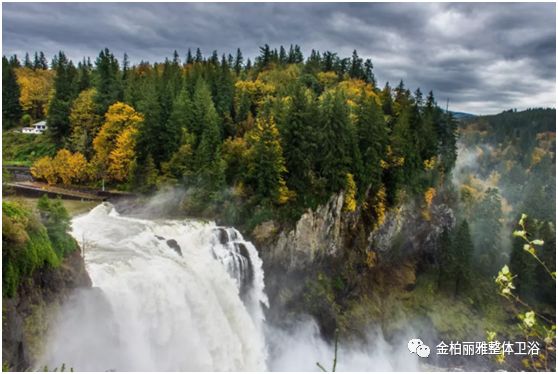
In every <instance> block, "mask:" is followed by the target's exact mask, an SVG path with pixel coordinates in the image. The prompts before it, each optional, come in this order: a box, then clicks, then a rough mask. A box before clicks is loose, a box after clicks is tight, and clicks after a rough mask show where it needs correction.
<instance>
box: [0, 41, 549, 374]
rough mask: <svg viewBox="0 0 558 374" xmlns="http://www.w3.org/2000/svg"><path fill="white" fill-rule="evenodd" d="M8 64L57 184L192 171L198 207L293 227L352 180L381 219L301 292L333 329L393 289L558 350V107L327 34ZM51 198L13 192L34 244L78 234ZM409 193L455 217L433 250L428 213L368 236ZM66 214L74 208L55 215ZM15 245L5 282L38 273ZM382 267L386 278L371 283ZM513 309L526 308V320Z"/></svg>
mask: <svg viewBox="0 0 558 374" xmlns="http://www.w3.org/2000/svg"><path fill="white" fill-rule="evenodd" d="M2 63H3V77H2V78H3V85H2V100H3V103H2V104H3V105H2V107H3V111H2V119H3V121H2V123H3V136H4V144H3V155H4V159H3V162H4V163H6V162H8V163H10V162H12V163H13V164H16V165H20V164H23V165H28V166H30V168H31V169H30V170H31V174H32V175H33V177H34V178H35V179H36V180H39V181H43V182H45V183H47V184H49V185H62V186H67V187H75V186H86V187H91V188H96V189H103V190H104V189H109V190H120V191H129V192H133V193H135V194H138V195H142V196H150V195H153V194H155V193H156V192H157V191H159V190H161V189H164V188H168V187H174V188H180V189H183V190H185V191H187V195H186V196H187V198H185V199H184V200H183V201H182V202H181V205H180V206H179V207H176V209H177V210H179V211H180V213H181V214H184V215H188V216H193V217H202V218H209V219H218V220H219V221H220V222H223V223H224V224H227V225H234V226H236V227H239V228H240V229H241V230H243V231H244V232H248V233H251V232H253V230H254V229H255V228H256V227H258V225H260V224H262V223H264V222H270V221H273V222H278V223H279V225H280V227H281V229H284V230H286V229H288V228H292V227H294V226H295V225H296V223H297V221H298V220H299V219H300V217H301V216H302V215H303V214H304V213H305V212H307V211H308V210H309V209H316V208H317V207H319V206H322V205H324V204H326V203H328V201H329V200H330V199H331V197H332V196H334V195H336V194H339V193H342V194H343V196H344V200H343V208H342V211H343V214H344V217H349V218H347V219H346V220H347V222H357V224H355V225H354V226H355V227H356V226H359V225H362V224H363V223H364V224H365V225H367V226H368V227H366V228H362V229H360V228H359V227H357V228H355V227H351V229H350V230H349V231H350V235H352V237H351V239H352V241H351V243H352V244H354V243H357V244H354V248H353V247H350V249H351V250H348V251H345V252H343V253H342V254H341V255H340V256H341V258H340V259H339V258H336V259H334V260H331V262H327V261H329V260H327V261H325V260H324V262H323V263H320V264H319V265H320V266H322V268H320V269H317V270H316V271H315V272H311V271H308V274H309V275H308V279H304V280H305V281H307V282H306V283H305V285H304V287H305V288H304V291H303V294H302V296H301V298H300V300H298V301H297V303H299V304H297V305H298V306H299V305H300V304H303V305H304V306H305V308H306V310H305V311H306V312H308V313H310V314H311V315H313V316H314V317H315V318H316V319H318V320H319V322H320V327H321V328H322V329H323V330H324V331H325V335H328V334H329V337H331V336H332V335H333V331H334V330H335V328H341V329H342V331H343V329H345V330H350V329H355V327H354V325H351V324H352V323H353V322H352V320H353V319H354V320H357V319H358V318H364V317H362V315H357V313H358V311H359V309H358V308H357V307H355V305H356V304H359V305H364V306H370V305H369V304H366V303H367V302H369V301H370V300H372V296H371V294H373V293H374V292H376V293H377V294H374V297H378V295H380V293H381V294H382V295H383V296H382V297H384V296H385V301H383V304H382V308H385V309H384V310H382V311H381V313H383V314H384V315H389V314H390V309H389V308H392V310H391V311H393V310H397V312H399V310H412V312H413V313H417V314H420V313H424V314H425V315H428V316H429V318H431V319H432V320H433V321H434V322H433V323H434V325H435V328H436V329H437V331H438V332H441V334H442V336H445V337H448V336H449V335H451V334H454V335H453V336H463V337H464V336H466V335H467V333H468V332H470V331H472V330H473V329H475V333H477V332H478V331H483V333H484V332H486V330H490V332H492V331H493V333H494V334H496V333H498V334H504V335H505V336H507V337H508V338H509V337H510V335H513V334H515V336H520V335H521V334H523V333H528V334H533V335H531V336H537V337H539V338H541V339H547V338H548V339H549V342H550V343H548V344H547V346H548V347H551V348H552V349H554V348H553V347H554V344H555V343H554V342H555V336H553V335H552V334H555V308H554V304H555V290H556V284H555V281H554V282H552V280H550V281H549V279H548V276H549V274H550V275H551V278H552V277H554V278H555V269H554V268H553V267H554V264H555V263H556V251H555V245H556V244H555V218H554V217H555V171H554V170H555V109H530V110H527V111H524V112H517V111H515V110H510V111H506V112H503V113H500V114H497V115H492V116H472V117H467V118H465V119H463V120H462V121H458V120H456V119H455V118H454V116H453V115H452V113H451V112H449V111H448V110H447V108H444V109H442V108H441V107H440V106H439V105H438V104H437V102H436V99H435V97H434V93H433V92H428V93H427V94H424V93H423V92H422V91H421V90H420V88H416V89H415V90H413V91H411V89H410V88H408V87H406V86H405V84H404V82H403V81H401V82H399V83H398V84H397V85H394V86H392V85H390V83H386V84H385V85H383V86H382V87H379V86H378V83H377V80H376V77H375V75H374V71H373V64H372V61H371V60H369V59H366V60H365V59H363V58H361V57H360V56H359V54H358V52H357V51H356V50H355V51H354V52H353V54H352V56H349V57H342V56H338V54H337V53H334V52H330V51H325V52H319V51H315V50H312V52H311V53H310V55H309V56H308V57H306V58H304V56H303V54H302V52H301V47H300V46H298V45H291V46H289V47H288V48H285V47H283V46H280V47H279V49H276V48H272V47H270V46H268V45H265V46H263V47H260V52H259V55H258V56H257V57H256V58H254V60H253V61H252V60H251V59H249V58H248V59H245V58H244V57H243V54H242V52H241V51H240V49H238V50H237V51H236V53H235V54H234V55H232V54H228V55H227V54H222V55H219V53H218V52H217V51H213V52H212V53H211V54H210V55H209V56H204V55H203V54H202V52H201V50H200V49H197V50H196V51H194V52H192V51H191V50H188V51H187V53H186V55H185V56H184V58H182V57H181V56H180V55H179V53H178V52H176V51H175V52H174V54H173V56H172V58H170V59H169V58H167V59H165V60H164V62H156V63H150V62H146V61H142V62H139V63H137V64H131V63H130V62H129V60H128V57H127V56H126V55H124V56H123V58H122V60H121V61H119V60H118V59H117V57H116V56H114V54H113V53H111V52H110V51H109V50H108V49H104V50H102V51H101V52H100V53H99V55H98V57H97V58H96V59H95V61H93V62H92V61H90V59H83V60H82V61H79V62H78V63H77V64H75V63H74V62H73V61H70V60H69V59H68V58H67V57H66V55H65V54H64V53H63V52H59V53H58V54H57V55H56V56H54V57H53V58H52V59H51V61H50V62H49V61H48V60H47V59H46V57H45V55H44V53H42V52H37V53H35V54H34V57H33V58H32V57H30V56H29V55H26V56H25V58H24V59H23V60H20V59H19V58H18V57H17V56H10V57H6V56H4V57H3V60H2ZM43 119H44V120H46V123H47V126H48V130H47V132H46V133H45V134H44V135H41V136H39V137H36V138H35V139H33V140H32V144H31V145H30V144H29V142H27V143H26V142H25V141H22V140H21V139H22V138H21V135H20V134H18V133H15V132H14V129H17V128H19V127H21V126H27V125H30V124H32V123H35V122H37V121H39V120H43ZM458 154H459V157H458ZM41 204H42V205H41V206H42V208H41V206H39V208H38V209H39V211H41V212H43V214H42V215H40V217H42V222H43V223H41V224H38V223H34V222H35V221H36V218H33V217H32V216H30V215H29V214H28V213H24V212H22V211H20V210H19V209H20V207H18V206H17V204H15V205H10V204H9V203H7V204H3V221H5V220H7V221H5V222H9V223H10V225H12V226H13V227H15V228H14V232H13V233H11V234H10V235H11V236H8V235H6V238H8V239H9V240H11V241H12V242H14V243H15V242H17V238H18V237H25V235H23V234H21V231H22V230H24V229H25V227H28V226H32V227H31V228H32V230H35V231H31V232H32V233H33V236H29V238H26V239H25V240H24V239H22V240H21V243H20V244H22V243H23V244H25V245H31V246H32V245H33V241H34V240H35V237H36V235H39V236H40V238H46V236H48V237H50V236H51V231H49V230H51V227H54V228H55V229H52V230H58V231H56V232H58V233H59V234H58V235H59V237H63V238H65V239H64V240H69V239H67V238H66V237H65V236H64V235H63V234H62V233H60V232H64V233H65V231H67V229H68V217H67V216H66V215H65V214H64V213H63V212H62V210H61V209H60V207H59V205H57V203H55V202H48V200H46V199H45V200H43V201H42V203H41ZM442 205H443V206H444V207H449V208H450V209H452V214H451V217H452V218H451V219H450V220H449V221H451V224H448V225H446V226H443V225H442V224H440V222H438V220H439V217H438V216H435V215H436V214H440V212H439V210H436V209H438V207H439V206H442ZM402 206H411V208H410V209H412V210H414V212H415V213H417V215H416V216H417V217H416V218H414V221H412V223H413V224H416V227H418V228H422V227H426V228H427V229H425V230H430V231H435V230H438V229H439V231H440V236H439V238H437V239H436V243H435V245H433V248H432V249H423V248H421V249H420V250H419V251H418V252H413V253H411V254H409V253H408V252H409V251H407V252H406V249H405V248H406V247H405V245H403V244H404V240H405V238H404V236H405V234H407V233H409V232H411V231H412V230H413V229H415V227H413V228H406V230H407V231H404V230H403V231H402V234H400V235H399V236H398V237H396V238H395V239H396V240H394V241H393V242H391V243H390V248H391V249H390V251H389V253H387V254H386V253H380V252H379V251H375V250H373V251H371V250H369V248H367V249H361V248H360V247H358V243H362V242H364V241H365V240H364V239H362V238H363V237H364V236H368V234H370V233H371V232H372V231H374V230H376V229H378V228H379V227H381V226H382V224H383V223H384V222H385V220H386V216H387V215H388V214H389V213H390V212H391V211H398V210H400V208H401V207H402ZM41 209H42V210H41ZM45 209H46V210H49V209H50V210H53V209H54V210H55V211H56V212H57V213H56V214H52V213H50V215H48V214H47V215H45V214H44V212H45ZM453 212H455V214H454V213H453ZM524 215H525V216H524ZM4 216H6V218H4ZM48 217H53V218H52V219H54V220H56V222H55V223H52V224H51V226H49V222H48ZM351 220H353V221H351ZM518 223H520V225H521V227H518ZM12 226H9V227H12ZM16 226H17V227H16ZM43 226H44V227H43ZM45 227H46V229H45ZM434 229H435V230H434ZM45 230H46V231H45ZM60 230H61V231H60ZM359 230H360V231H359ZM514 231H515V232H516V233H515V234H513V233H514ZM18 233H19V234H18ZM517 233H519V234H517ZM20 234H21V235H20ZM35 234H36V235H35ZM18 235H19V236H18ZM45 235H46V236H45ZM359 235H360V236H359ZM420 235H422V234H420ZM420 235H418V236H420ZM353 236H354V238H353ZM409 236H410V235H409ZM424 236H426V234H425V235H424ZM56 238H57V237H51V238H50V240H51V241H55V240H58V239H56ZM4 239H5V235H4V229H3V244H5V243H4ZM6 243H7V242H6ZM26 243H31V244H26ZM67 245H68V246H74V247H75V243H74V242H72V243H70V244H67ZM49 246H50V247H49ZM51 247H52V245H50V244H48V245H46V246H45V248H46V249H47V250H45V251H40V254H41V255H40V256H39V257H37V256H35V257H36V258H34V260H33V263H32V267H33V269H35V268H37V267H40V266H42V264H44V265H50V266H56V264H58V262H59V259H58V257H57V254H56V253H54V252H52V248H51ZM74 247H72V248H73V249H72V250H75V249H76V248H74ZM425 247H426V246H425ZM49 248H50V249H49ZM61 248H66V244H64V245H63V246H62V247H61ZM12 253H15V252H6V253H5V252H4V251H3V263H4V264H11V266H8V267H6V266H5V267H4V270H3V286H4V287H3V288H4V289H5V290H6V292H8V293H7V294H4V295H5V296H11V295H12V294H13V293H14V292H15V289H16V288H17V283H18V282H19V277H20V275H21V276H24V275H28V274H29V273H30V270H29V267H28V265H27V264H20V263H18V262H17V261H19V260H15V258H12V257H13V256H12ZM43 254H44V256H43ZM10 256H12V257H10ZM58 256H63V254H58ZM409 258H411V262H412V268H413V271H412V273H413V277H415V275H416V285H414V286H413V288H412V289H409V290H407V289H404V290H401V289H398V290H393V292H392V289H391V288H389V287H392V286H391V285H388V286H386V284H385V281H384V280H378V279H379V278H380V276H379V275H378V274H382V272H385V273H386V274H391V273H393V272H395V273H396V274H398V273H403V271H404V270H401V269H402V264H406V263H407V261H408V260H409ZM4 261H6V262H4ZM378 263H380V265H377V264H378ZM324 264H326V265H324ZM508 266H509V267H508ZM549 266H550V267H551V269H549V268H548V267H549ZM324 269H326V270H327V272H326V271H325V270H324ZM393 269H396V270H395V271H394V270H393ZM504 269H507V270H505V271H504ZM375 272H376V273H375ZM12 273H13V274H15V275H13V274H12ZM415 273H416V274H415ZM267 274H268V272H267V269H266V275H267ZM510 274H513V286H512V287H511V288H510V287H509V285H510V284H511V283H512V281H511V279H512V278H510V277H512V276H511V275H510ZM552 274H554V275H553V276H552ZM310 278H312V279H310ZM386 278H387V276H386ZM14 279H15V280H14ZM495 279H497V280H496V281H495ZM6 282H7V283H6ZM376 282H378V283H376ZM382 282H384V283H382ZM388 283H389V282H388ZM394 283H396V282H395V281H394ZM371 284H373V285H374V286H378V288H377V289H374V290H373V291H370V288H374V287H372V286H370V285H371ZM268 286H269V285H268ZM272 287H273V285H272ZM382 287H385V288H382ZM355 290H356V291H355ZM378 290H379V291H378ZM506 290H507V292H508V293H506ZM358 292H360V293H358ZM367 292H369V293H371V294H367ZM509 292H512V293H513V295H517V298H512V299H513V300H512V306H509V305H508V306H505V307H503V306H502V305H503V304H505V300H504V299H502V300H500V299H498V297H497V296H498V293H500V294H502V295H503V296H504V298H506V297H509V296H510V294H509ZM401 295H404V296H401ZM369 296H370V297H369ZM367 297H369V300H368V301H367V299H366V298H367ZM514 297H515V296H514ZM301 300H302V301H301ZM402 300H403V301H402ZM517 300H521V302H524V303H526V305H529V310H536V311H537V313H538V314H537V316H538V318H539V319H538V321H539V322H538V323H539V324H535V323H534V322H533V324H531V325H529V324H528V323H525V322H524V321H525V320H526V318H527V317H526V315H525V314H518V313H516V312H517ZM392 301H393V304H391V303H392ZM513 302H515V303H513ZM527 303H528V304H527ZM450 304H451V305H450ZM402 305H403V306H402ZM506 305H507V304H506ZM351 308H352V309H351ZM437 308H438V309H439V310H438V309H437ZM371 309H373V308H372V307H371ZM374 310H376V309H374ZM418 311H421V312H418ZM373 313H376V312H373ZM377 313H380V312H377ZM395 314H396V312H393V315H395ZM517 315H519V317H517ZM324 316H325V317H324ZM463 316H465V317H463ZM475 316H477V317H478V318H475ZM479 316H482V317H479ZM510 316H511V317H510ZM382 318H384V317H382ZM444 318H446V319H444ZM510 318H512V319H514V318H515V320H514V321H517V320H518V318H519V321H520V322H521V321H523V325H522V324H521V323H520V324H519V325H517V326H519V327H517V326H516V324H515V322H514V324H513V325H514V327H513V328H510V329H508V327H509V325H510V322H509V319H510ZM324 320H326V322H324ZM330 321H333V322H330ZM471 321H473V322H471ZM544 321H546V322H544ZM529 323H530V322H529ZM468 324H471V326H469V325H468ZM473 325H474V326H473ZM552 325H554V330H552V327H551V326H552ZM332 326H333V327H332ZM448 326H449V327H448ZM535 329H537V330H536V331H535ZM508 330H509V331H508ZM552 331H554V332H552ZM443 334H446V335H443ZM458 334H461V335H458ZM545 341H546V340H545ZM523 366H524V367H526V368H529V369H534V370H538V369H541V368H548V362H547V361H544V360H542V359H541V360H540V361H532V362H527V363H524V364H523ZM550 366H552V363H551V365H550Z"/></svg>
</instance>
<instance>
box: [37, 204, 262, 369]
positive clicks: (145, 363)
mask: <svg viewBox="0 0 558 374" xmlns="http://www.w3.org/2000/svg"><path fill="white" fill-rule="evenodd" d="M72 235H73V236H74V237H75V239H76V240H77V241H78V242H79V243H80V245H81V247H82V251H83V253H84V258H85V263H86V268H87V271H88V272H89V274H90V276H91V279H92V281H93V287H94V288H93V289H92V290H83V291H81V292H78V293H76V294H75V295H72V297H71V298H70V300H68V302H67V303H65V304H64V305H63V306H62V307H61V310H60V312H59V313H57V318H56V320H55V321H54V322H53V324H52V326H51V328H50V329H49V331H50V333H49V336H48V338H47V343H46V346H45V350H44V352H43V354H42V359H41V360H39V362H38V365H40V366H39V367H41V368H42V367H43V365H45V364H46V365H48V367H49V368H50V369H53V368H54V367H60V366H61V365H62V364H65V365H66V367H67V368H70V367H71V368H73V369H74V370H80V371H106V370H117V371H263V370H266V369H267V368H266V352H267V349H266V344H265V339H264V333H263V331H264V328H263V323H264V314H263V310H262V308H263V307H264V306H267V305H268V300H267V297H266V295H265V292H264V274H263V271H262V261H261V259H260V258H259V256H258V253H257V251H256V249H255V248H254V246H253V245H252V244H251V243H250V242H247V241H245V240H244V239H243V238H242V235H241V234H240V233H239V232H238V231H236V230H235V229H232V228H226V227H218V226H216V225H215V224H214V223H211V222H200V221H193V220H186V221H177V220H146V219H138V218H131V217H124V216H121V215H119V214H118V213H117V212H116V211H115V209H114V207H113V206H112V205H110V204H108V203H103V204H101V205H99V206H97V207H96V208H95V209H93V210H92V211H91V212H89V213H88V214H86V215H83V216H80V217H76V218H74V220H73V221H72Z"/></svg>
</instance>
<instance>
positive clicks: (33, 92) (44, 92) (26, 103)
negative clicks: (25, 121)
mask: <svg viewBox="0 0 558 374" xmlns="http://www.w3.org/2000/svg"><path fill="white" fill-rule="evenodd" d="M16 76H17V83H18V84H19V88H20V96H19V102H20V104H21V107H22V109H23V110H24V111H26V112H27V113H29V114H30V115H31V116H32V117H33V118H35V119H38V118H43V117H44V116H45V115H46V110H47V107H48V102H49V99H50V96H51V94H52V92H53V89H54V76H55V72H54V71H53V70H48V69H47V70H43V69H35V70H33V69H30V68H25V67H22V68H18V69H16Z"/></svg>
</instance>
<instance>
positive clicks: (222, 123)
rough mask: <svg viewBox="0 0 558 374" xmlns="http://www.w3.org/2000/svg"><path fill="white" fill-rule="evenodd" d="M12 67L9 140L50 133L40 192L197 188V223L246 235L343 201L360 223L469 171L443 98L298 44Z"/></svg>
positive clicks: (37, 172) (37, 171)
mask: <svg viewBox="0 0 558 374" xmlns="http://www.w3.org/2000/svg"><path fill="white" fill-rule="evenodd" d="M3 67H4V69H3V71H4V74H3V108H4V109H3V113H2V115H3V123H4V129H9V128H11V127H13V126H17V125H20V124H29V123H31V122H34V121H37V120H40V119H43V118H46V121H47V125H48V134H47V136H48V139H49V143H50V144H49V145H45V146H44V147H42V148H40V151H39V152H36V153H34V154H32V155H31V156H30V158H31V161H34V164H33V167H32V172H33V175H34V176H35V177H36V178H37V179H41V180H44V181H46V182H48V183H49V184H54V183H62V184H65V185H69V184H89V185H94V186H99V187H100V186H107V187H113V188H118V189H125V190H130V191H141V192H151V191H154V190H155V189H157V187H160V186H163V185H179V186H184V187H186V188H188V189H189V191H191V196H192V198H191V199H189V201H190V202H189V206H187V207H185V209H186V210H187V211H189V212H192V213H196V214H212V210H216V209H217V210H219V211H222V210H223V209H224V215H225V216H227V217H228V219H229V221H232V222H233V223H234V221H237V220H240V219H242V217H243V216H245V215H246V214H247V213H248V212H250V213H249V216H253V214H254V209H255V215H256V216H257V217H260V219H261V218H263V217H265V216H270V215H279V216H281V217H282V218H285V220H287V221H288V220H290V219H291V218H297V217H298V216H299V215H300V213H301V212H302V211H303V210H304V209H305V208H307V207H315V206H316V205H317V204H318V203H321V202H324V201H325V200H327V198H328V197H329V196H330V195H331V193H335V192H338V191H340V190H344V191H347V192H349V195H350V196H351V198H350V199H348V202H347V204H346V205H347V206H346V208H347V209H349V210H351V209H353V210H354V208H355V206H356V202H358V201H362V198H363V197H364V196H365V195H377V197H378V198H377V200H378V205H379V206H383V205H386V204H387V205H393V204H394V203H395V202H396V201H397V200H398V199H400V198H401V196H403V195H404V193H405V192H408V193H411V194H412V195H416V194H420V193H423V192H425V191H427V190H428V189H429V188H430V187H432V186H434V185H436V184H437V183H438V181H440V180H443V179H444V176H446V175H448V174H449V172H450V170H451V169H452V167H453V164H454V162H455V158H456V129H457V124H456V122H455V121H454V120H453V119H452V118H451V116H450V115H448V114H446V113H444V111H442V110H441V109H440V108H439V107H438V106H437V105H436V101H435V99H434V95H433V94H432V92H430V93H429V94H428V95H426V96H425V95H423V93H422V92H421V91H420V89H417V90H416V91H415V92H414V93H411V91H410V90H409V89H408V88H406V87H405V85H404V83H403V82H400V83H399V85H397V87H395V88H392V87H391V86H390V85H389V83H387V84H386V85H385V86H384V87H383V88H380V87H377V83H376V79H375V77H374V73H373V65H372V62H371V61H370V60H366V61H364V60H363V59H362V58H360V57H359V55H358V53H357V52H356V51H354V53H353V55H352V56H351V57H347V58H343V57H339V56H338V55H337V54H336V53H333V52H329V51H326V52H323V53H320V52H318V51H312V53H311V54H310V56H309V57H308V58H306V59H304V57H303V55H302V53H301V49H300V47H299V46H297V45H295V46H291V47H290V48H289V49H288V51H287V50H286V49H285V48H284V47H282V46H281V47H280V48H279V50H277V49H271V48H270V47H269V46H268V45H265V46H264V47H261V48H260V55H259V56H257V57H256V58H255V60H254V61H253V62H252V61H251V60H250V59H246V60H245V59H244V58H243V55H242V52H241V51H240V50H237V52H236V54H235V55H234V56H233V55H230V54H229V55H222V56H221V57H220V56H219V54H218V53H217V52H216V51H214V52H213V53H212V54H211V55H210V56H209V57H206V56H203V55H202V53H201V51H200V50H199V49H197V50H196V51H195V53H192V52H191V51H190V50H189V51H188V53H187V55H186V57H185V59H184V62H182V61H181V58H180V56H179V54H178V53H177V52H175V53H174V55H173V58H172V60H169V59H166V60H165V61H164V62H162V63H154V64H151V63H148V62H140V63H139V64H137V65H133V66H131V65H130V63H129V61H128V58H127V56H126V55H125V56H124V58H123V60H122V62H121V63H120V62H119V61H118V60H117V58H116V57H115V56H114V55H113V54H112V53H111V52H110V51H109V50H108V49H105V50H103V51H101V52H100V54H99V56H98V57H97V59H96V60H95V62H94V63H91V61H90V60H89V59H84V60H83V61H80V62H78V64H77V65H75V64H74V63H73V62H72V61H69V60H68V58H67V57H66V56H65V54H64V53H63V52H60V53H59V54H58V55H56V56H55V57H54V58H53V59H52V61H51V62H50V65H49V64H48V62H47V60H46V58H45V56H44V54H43V53H42V52H40V53H35V55H34V58H30V57H29V56H28V55H26V56H25V59H24V61H23V62H21V61H19V60H18V58H17V56H12V57H10V58H9V59H8V58H6V57H4V58H3ZM8 136H9V135H8ZM40 156H43V157H40ZM231 202H232V203H231ZM234 202H236V204H235V203H234ZM238 202H242V204H240V205H242V207H243V208H242V209H244V211H240V208H239V204H237V203H238Z"/></svg>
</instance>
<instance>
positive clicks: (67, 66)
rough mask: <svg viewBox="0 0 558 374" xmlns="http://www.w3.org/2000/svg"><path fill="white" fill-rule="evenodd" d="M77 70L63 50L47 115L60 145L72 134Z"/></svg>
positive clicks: (52, 135)
mask: <svg viewBox="0 0 558 374" xmlns="http://www.w3.org/2000/svg"><path fill="white" fill-rule="evenodd" d="M76 77H77V70H76V68H75V67H74V65H73V63H72V62H71V61H69V60H68V59H67V58H66V55H64V53H63V52H60V53H59V54H58V57H57V65H56V78H55V80H54V97H53V98H52V100H51V102H50V105H49V109H48V116H47V125H48V131H49V134H50V137H51V139H52V141H53V142H54V144H56V145H57V146H58V147H61V146H62V145H64V143H65V141H66V139H67V138H68V137H69V136H70V132H71V125H70V111H71V105H72V101H73V100H74V98H75V96H76V90H75V85H74V84H75V83H74V82H75V79H76Z"/></svg>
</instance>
